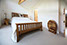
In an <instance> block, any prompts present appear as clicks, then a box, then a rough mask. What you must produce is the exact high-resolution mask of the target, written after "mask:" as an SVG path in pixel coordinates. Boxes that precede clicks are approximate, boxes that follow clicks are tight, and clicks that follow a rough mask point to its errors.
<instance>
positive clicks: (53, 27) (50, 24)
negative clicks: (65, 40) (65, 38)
mask: <svg viewBox="0 0 67 45" xmlns="http://www.w3.org/2000/svg"><path fill="white" fill-rule="evenodd" d="M48 29H49V31H50V32H52V33H54V34H56V33H57V23H56V22H55V21H54V20H49V21H48Z"/></svg>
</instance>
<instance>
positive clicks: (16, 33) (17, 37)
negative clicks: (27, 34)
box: [16, 24, 19, 42]
mask: <svg viewBox="0 0 67 45" xmlns="http://www.w3.org/2000/svg"><path fill="white" fill-rule="evenodd" d="M16 27H17V29H16V32H17V33H16V34H17V42H18V41H19V31H18V25H17V24H16Z"/></svg>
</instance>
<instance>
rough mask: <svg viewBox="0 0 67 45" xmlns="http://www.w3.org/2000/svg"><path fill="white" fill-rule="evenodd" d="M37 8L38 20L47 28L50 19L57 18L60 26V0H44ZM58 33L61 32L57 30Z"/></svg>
mask: <svg viewBox="0 0 67 45" xmlns="http://www.w3.org/2000/svg"><path fill="white" fill-rule="evenodd" d="M37 9H38V21H42V22H43V26H44V27H45V28H47V29H48V27H47V22H48V21H49V20H55V21H56V23H57V26H58V24H59V23H58V0H44V1H43V2H42V4H40V5H39V7H38V8H37ZM57 33H59V32H58V31H57Z"/></svg>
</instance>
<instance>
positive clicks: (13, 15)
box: [12, 12, 28, 17]
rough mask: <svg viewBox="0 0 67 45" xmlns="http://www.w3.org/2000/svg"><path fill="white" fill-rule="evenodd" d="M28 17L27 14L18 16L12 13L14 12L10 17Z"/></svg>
mask: <svg viewBox="0 0 67 45" xmlns="http://www.w3.org/2000/svg"><path fill="white" fill-rule="evenodd" d="M20 16H21V17H28V14H20V15H19V13H14V12H12V17H20Z"/></svg>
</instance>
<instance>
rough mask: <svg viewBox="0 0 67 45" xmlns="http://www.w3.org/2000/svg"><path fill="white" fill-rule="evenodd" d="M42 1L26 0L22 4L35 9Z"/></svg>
mask: <svg viewBox="0 0 67 45" xmlns="http://www.w3.org/2000/svg"><path fill="white" fill-rule="evenodd" d="M41 1H43V0H26V1H25V2H23V3H22V4H21V6H22V7H24V8H26V9H34V8H35V7H36V6H37V5H39V4H40V2H41Z"/></svg>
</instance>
